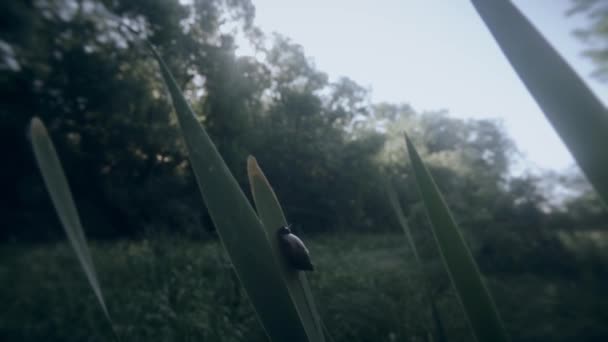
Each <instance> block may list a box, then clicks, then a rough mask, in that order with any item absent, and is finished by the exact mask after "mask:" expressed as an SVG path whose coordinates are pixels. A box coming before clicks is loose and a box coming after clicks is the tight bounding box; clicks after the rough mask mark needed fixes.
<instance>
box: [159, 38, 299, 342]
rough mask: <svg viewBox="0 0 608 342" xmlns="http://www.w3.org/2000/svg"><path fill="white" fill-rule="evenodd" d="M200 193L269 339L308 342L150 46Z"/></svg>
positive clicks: (232, 184) (259, 234)
mask: <svg viewBox="0 0 608 342" xmlns="http://www.w3.org/2000/svg"><path fill="white" fill-rule="evenodd" d="M151 50H152V53H153V55H154V56H155V58H156V59H157V61H158V63H159V65H160V70H161V74H162V76H163V79H164V81H165V84H166V85H167V88H168V90H169V93H170V95H171V99H172V100H173V106H174V107H175V111H176V114H177V118H178V122H179V126H180V129H181V131H182V133H183V136H184V139H185V141H186V146H187V148H188V152H189V155H190V156H189V157H190V161H191V164H192V168H193V170H194V174H195V176H196V180H197V183H198V185H199V189H200V191H201V194H202V196H203V199H204V201H205V203H206V205H207V208H208V209H209V213H210V215H211V218H212V220H213V223H214V225H215V227H216V229H217V232H218V234H219V236H220V239H221V241H222V244H223V246H224V248H225V250H226V251H227V252H228V256H229V258H230V260H231V262H232V264H233V266H234V268H235V271H236V273H237V276H238V278H239V280H240V282H241V284H242V285H243V287H244V288H245V291H246V293H247V296H248V298H249V300H250V301H251V303H252V304H253V307H254V309H255V312H256V314H257V316H258V318H259V320H260V322H261V323H262V326H263V327H264V329H265V331H266V333H267V335H268V337H269V338H270V339H271V340H272V341H277V342H278V341H296V342H298V341H309V339H308V336H307V334H306V330H305V328H304V325H303V323H302V321H301V320H300V317H299V315H298V312H297V309H296V307H295V305H294V303H293V300H292V298H291V296H290V293H289V291H288V289H287V287H286V286H285V283H284V280H283V278H282V275H281V272H280V269H279V263H278V261H277V260H276V259H275V257H274V254H273V252H272V250H271V249H270V247H269V243H268V237H267V235H266V233H265V231H264V227H263V225H262V223H261V222H260V220H259V218H258V217H257V215H256V214H255V212H254V210H253V208H252V207H251V205H250V203H249V201H248V200H247V198H246V197H245V195H244V194H243V192H242V191H241V188H240V186H239V185H238V183H237V182H236V180H235V179H234V177H233V176H232V173H231V172H230V170H228V167H227V166H226V164H225V162H224V160H223V159H222V157H221V156H220V154H219V152H218V151H217V149H216V148H215V145H214V144H213V142H212V141H211V139H210V138H209V136H208V135H207V133H206V132H205V130H204V128H203V127H202V125H201V124H200V123H199V122H198V120H197V119H196V117H195V115H194V113H193V111H192V109H191V108H190V106H189V105H188V103H187V101H186V99H185V98H184V96H183V94H182V92H181V91H180V90H179V87H178V86H177V84H176V82H175V80H174V79H173V76H172V75H171V72H170V71H169V69H168V68H167V66H166V64H165V63H164V61H163V60H162V58H161V57H160V56H159V55H158V53H157V52H156V51H155V49H154V48H153V47H151Z"/></svg>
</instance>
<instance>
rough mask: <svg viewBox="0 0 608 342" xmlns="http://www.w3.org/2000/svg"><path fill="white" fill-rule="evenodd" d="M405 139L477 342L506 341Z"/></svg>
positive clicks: (436, 191)
mask: <svg viewBox="0 0 608 342" xmlns="http://www.w3.org/2000/svg"><path fill="white" fill-rule="evenodd" d="M405 139H406V143H407V149H408V152H409V156H410V160H411V162H412V168H413V170H414V176H415V179H416V183H417V184H418V190H419V192H420V195H421V197H422V200H423V202H424V205H425V207H426V210H427V214H428V217H429V219H430V221H431V227H432V231H433V236H434V237H435V241H436V243H437V246H438V247H439V251H440V253H441V257H442V259H443V262H444V265H445V266H446V269H447V271H448V274H449V275H450V279H451V281H452V284H453V285H454V288H455V289H456V292H457V293H458V298H459V300H460V303H461V304H462V307H463V309H464V311H465V314H466V316H467V318H468V321H469V323H470V324H471V328H472V329H473V333H474V335H475V337H476V338H477V341H480V342H482V341H483V342H485V341H495V342H503V341H508V338H507V334H506V332H505V329H504V327H503V324H502V321H501V319H500V317H499V315H498V311H497V310H496V307H495V305H494V302H493V301H492V297H491V296H490V293H489V292H488V289H487V288H486V286H485V285H484V283H483V280H482V278H481V274H480V273H479V270H478V268H477V264H476V263H475V260H474V259H473V256H472V255H471V252H470V251H469V249H468V247H467V245H466V243H465V241H464V238H463V237H462V235H461V233H460V231H459V230H458V227H456V223H455V222H454V219H453V218H452V214H451V213H450V211H449V209H448V207H447V205H446V203H445V201H444V199H443V197H442V196H441V194H440V192H439V189H438V188H437V185H436V184H435V181H434V180H433V178H432V176H431V174H430V173H429V171H428V170H427V168H426V166H424V163H423V162H422V160H421V159H420V156H419V155H418V152H417V151H416V148H415V147H414V145H412V142H411V141H410V140H409V138H408V137H407V136H406V137H405Z"/></svg>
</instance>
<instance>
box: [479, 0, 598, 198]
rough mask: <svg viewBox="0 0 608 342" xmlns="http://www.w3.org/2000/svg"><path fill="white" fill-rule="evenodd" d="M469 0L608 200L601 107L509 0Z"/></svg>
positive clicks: (589, 177) (529, 89)
mask: <svg viewBox="0 0 608 342" xmlns="http://www.w3.org/2000/svg"><path fill="white" fill-rule="evenodd" d="M472 2H473V5H474V6H475V8H476V9H477V12H478V13H479V15H480V16H481V18H482V19H483V21H484V22H485V24H486V25H487V26H488V28H489V29H490V32H491V33H492V35H493V36H494V38H495V39H496V41H497V42H498V45H499V46H500V48H501V49H502V52H503V53H504V54H505V56H506V57H507V59H508V60H509V62H510V63H511V65H512V66H513V68H514V69H515V71H516V72H517V74H518V75H519V78H520V79H521V80H522V81H523V83H524V84H525V85H526V88H527V89H528V91H529V92H530V93H531V94H532V96H533V97H534V99H535V100H536V102H537V103H538V105H539V106H540V108H541V109H542V110H543V112H544V113H545V116H546V117H547V119H548V120H549V122H551V124H552V125H553V127H554V128H555V130H556V131H557V133H558V134H559V136H560V137H561V139H562V140H563V141H564V143H565V144H566V146H567V147H568V149H569V150H570V152H571V153H572V155H573V156H574V159H576V161H577V162H578V165H579V166H580V167H581V169H582V170H583V172H584V173H585V175H586V176H587V178H588V179H589V181H590V182H591V184H592V185H593V187H594V188H595V190H596V191H597V192H598V193H599V194H600V197H602V199H603V200H604V203H606V204H608V177H606V175H607V174H608V153H606V151H605V150H604V147H605V146H608V111H607V110H606V107H604V105H602V103H601V102H600V101H599V100H598V99H597V97H595V95H594V94H593V93H592V92H591V91H590V90H589V88H588V87H587V86H586V85H585V83H584V82H583V81H582V80H581V79H580V77H579V76H578V75H577V74H576V72H574V70H572V68H571V67H570V66H569V65H568V64H567V63H566V61H565V60H564V59H563V58H562V57H561V56H560V55H559V54H558V53H557V51H555V49H553V47H552V46H551V45H550V44H549V43H548V42H547V41H546V40H545V39H544V38H543V36H542V35H541V34H540V33H539V32H538V31H537V30H536V29H535V28H534V26H532V24H531V23H530V22H529V21H528V20H527V19H526V18H525V17H524V16H523V15H522V14H521V13H520V12H519V10H518V9H517V8H516V7H515V6H514V5H513V4H512V3H511V2H510V1H508V0H493V1H487V0H472ZM539 143H542V142H539Z"/></svg>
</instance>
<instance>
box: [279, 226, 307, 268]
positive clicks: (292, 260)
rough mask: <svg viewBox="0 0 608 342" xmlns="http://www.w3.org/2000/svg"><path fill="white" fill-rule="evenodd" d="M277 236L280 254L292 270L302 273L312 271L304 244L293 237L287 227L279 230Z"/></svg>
mask: <svg viewBox="0 0 608 342" xmlns="http://www.w3.org/2000/svg"><path fill="white" fill-rule="evenodd" d="M277 235H278V238H279V247H280V248H281V252H282V253H283V256H285V258H286V259H287V261H288V262H289V264H290V265H291V266H292V267H293V268H294V269H296V270H302V271H312V270H313V269H314V266H313V265H312V262H311V261H310V254H309V253H308V249H307V248H306V246H305V245H304V242H302V240H300V238H299V237H297V236H296V235H294V234H293V233H292V232H291V230H290V229H289V227H281V228H279V230H278V231H277Z"/></svg>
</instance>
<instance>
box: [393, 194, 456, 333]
mask: <svg viewBox="0 0 608 342" xmlns="http://www.w3.org/2000/svg"><path fill="white" fill-rule="evenodd" d="M386 192H387V194H388V199H389V202H390V203H391V206H392V207H393V211H394V212H395V215H396V216H397V220H398V221H399V224H400V225H401V228H403V232H404V233H405V236H406V238H407V241H408V244H409V245H410V249H411V250H412V253H413V254H414V258H415V260H416V267H417V268H418V272H419V273H420V275H421V276H422V277H423V278H424V293H425V294H426V297H427V299H428V301H429V303H430V306H431V319H432V321H433V325H434V326H435V339H436V340H437V341H438V342H445V341H447V336H446V334H445V328H444V326H443V322H442V321H441V317H440V315H439V310H438V309H437V303H436V302H435V296H433V293H432V291H431V288H430V285H429V283H428V278H427V277H426V275H425V274H424V270H423V268H422V260H421V259H420V254H418V248H416V243H415V242H414V238H413V237H412V232H411V230H410V226H409V224H408V223H407V218H406V217H405V214H404V213H403V210H402V209H401V205H400V204H399V199H398V198H397V194H396V193H395V190H393V188H391V187H390V186H387V187H386Z"/></svg>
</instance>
